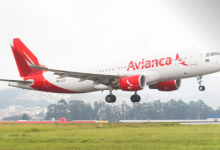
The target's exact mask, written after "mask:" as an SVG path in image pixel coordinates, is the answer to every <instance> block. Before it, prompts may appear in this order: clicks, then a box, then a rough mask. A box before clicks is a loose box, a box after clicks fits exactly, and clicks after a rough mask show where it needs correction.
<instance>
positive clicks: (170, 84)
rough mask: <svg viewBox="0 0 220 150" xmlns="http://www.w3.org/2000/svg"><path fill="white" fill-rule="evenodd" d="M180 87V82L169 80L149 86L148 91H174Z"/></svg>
mask: <svg viewBox="0 0 220 150" xmlns="http://www.w3.org/2000/svg"><path fill="white" fill-rule="evenodd" d="M180 85H181V80H171V81H164V82H160V83H157V84H153V85H149V89H158V90H159V91H175V90H178V89H179V87H180Z"/></svg>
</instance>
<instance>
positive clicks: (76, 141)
mask: <svg viewBox="0 0 220 150" xmlns="http://www.w3.org/2000/svg"><path fill="white" fill-rule="evenodd" d="M99 127H100V125H99V124H16V123H9V124H0V150H8V149H11V150H15V149H19V150H21V149H22V150H23V149H25V150H49V149H53V150H65V149H70V150H75V149H90V150H97V149H102V150H106V149H121V150H124V149H126V150H139V149H143V150H220V125H178V124H175V123H130V124H103V128H102V129H100V128H99Z"/></svg>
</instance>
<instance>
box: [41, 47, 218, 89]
mask: <svg viewBox="0 0 220 150" xmlns="http://www.w3.org/2000/svg"><path fill="white" fill-rule="evenodd" d="M207 53H210V54H211V52H207V51H206V52H204V51H201V52H200V51H196V50H192V51H186V52H178V53H167V54H161V55H160V54H158V55H154V56H153V55H152V56H145V57H143V58H140V59H135V60H121V61H120V62H119V63H114V62H113V63H111V64H108V65H102V66H97V65H96V66H95V67H94V68H93V70H91V69H90V70H87V72H91V73H101V74H112V75H120V76H122V77H123V76H130V75H137V74H141V75H145V76H146V78H147V80H146V85H150V84H155V83H159V82H163V81H169V80H178V79H183V78H190V77H196V76H203V75H207V74H211V73H215V72H218V71H220V55H218V54H220V53H218V52H217V53H216V55H214V56H209V57H206V54H207ZM177 54H178V56H179V58H180V59H179V60H177ZM168 57H169V58H171V63H170V62H166V61H169V60H168V59H166V58H168ZM155 59H157V61H153V60H155ZM131 61H132V63H131ZM147 62H150V63H151V64H150V65H149V64H146V63H147ZM153 63H154V64H153ZM165 63H170V64H169V65H165ZM131 64H133V66H132V67H131ZM157 64H158V65H157ZM160 64H161V65H160ZM146 66H148V67H146ZM43 76H44V78H45V79H46V80H47V81H49V83H45V86H46V87H48V88H49V87H50V84H53V85H56V86H58V87H61V88H63V89H67V90H70V91H76V92H81V93H85V92H92V91H98V90H107V89H108V87H107V86H105V85H98V86H97V85H94V82H93V81H91V80H86V81H83V82H79V79H78V78H72V77H66V78H61V79H58V76H57V75H54V74H53V72H44V73H43Z"/></svg>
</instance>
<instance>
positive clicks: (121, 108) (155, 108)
mask: <svg viewBox="0 0 220 150" xmlns="http://www.w3.org/2000/svg"><path fill="white" fill-rule="evenodd" d="M219 108H220V107H219ZM47 109H48V112H47V115H46V120H51V119H52V118H55V119H56V120H59V118H61V117H65V118H67V120H108V121H110V122H113V121H118V120H148V119H149V120H177V119H178V120H179V119H181V120H182V119H206V116H207V115H214V114H220V109H217V110H214V109H213V108H211V107H209V106H208V105H206V104H205V103H204V102H203V101H202V100H198V101H191V102H189V103H185V102H183V101H182V100H178V101H175V100H173V99H172V100H170V101H168V102H161V101H160V100H156V101H153V102H149V103H133V104H132V106H131V105H129V104H127V103H126V102H122V103H119V104H107V103H106V102H102V101H95V102H94V103H93V104H90V103H85V102H84V101H81V100H73V101H70V102H69V103H67V102H66V101H65V100H63V99H62V100H60V101H59V102H58V104H51V105H49V106H48V107H47Z"/></svg>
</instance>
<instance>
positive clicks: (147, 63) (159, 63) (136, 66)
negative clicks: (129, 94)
mask: <svg viewBox="0 0 220 150" xmlns="http://www.w3.org/2000/svg"><path fill="white" fill-rule="evenodd" d="M164 61H165V63H163V62H164ZM171 63H172V61H171V58H170V57H167V58H166V59H165V58H161V59H160V60H158V59H154V60H151V61H150V60H147V61H145V60H144V59H142V61H140V62H139V63H136V62H133V61H131V62H130V63H129V65H128V69H127V71H129V69H130V68H132V69H133V70H139V69H140V68H141V69H144V68H146V69H147V68H153V67H154V65H155V66H156V67H158V66H164V65H171ZM140 66H141V67H140Z"/></svg>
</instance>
